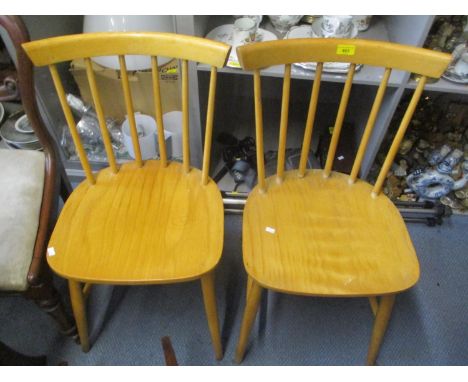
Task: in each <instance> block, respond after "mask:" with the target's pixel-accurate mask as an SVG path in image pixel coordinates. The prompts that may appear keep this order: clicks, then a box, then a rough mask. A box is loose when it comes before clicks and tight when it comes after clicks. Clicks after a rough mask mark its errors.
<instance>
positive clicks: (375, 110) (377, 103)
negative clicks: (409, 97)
mask: <svg viewBox="0 0 468 382" xmlns="http://www.w3.org/2000/svg"><path fill="white" fill-rule="evenodd" d="M391 72H392V69H391V68H386V69H385V72H384V75H383V78H382V81H381V82H380V85H379V88H378V90H377V94H376V96H375V99H374V103H373V104H372V109H371V111H370V114H369V119H368V120H367V124H366V127H365V129H364V134H363V136H362V138H361V143H360V145H359V149H358V152H357V154H356V159H354V164H353V168H352V170H351V174H350V178H349V183H350V184H351V183H354V182H355V181H356V178H357V176H358V172H359V170H360V169H361V164H362V160H363V158H364V154H365V152H366V149H367V145H368V143H369V139H370V136H371V134H372V130H373V129H374V125H375V121H376V119H377V115H378V114H379V110H380V107H381V105H382V101H383V98H384V95H385V90H386V89H387V84H388V79H389V78H390V74H391Z"/></svg>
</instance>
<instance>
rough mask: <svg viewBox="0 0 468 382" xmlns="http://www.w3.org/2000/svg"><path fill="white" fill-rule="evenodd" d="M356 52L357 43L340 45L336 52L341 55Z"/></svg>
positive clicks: (352, 54)
mask: <svg viewBox="0 0 468 382" xmlns="http://www.w3.org/2000/svg"><path fill="white" fill-rule="evenodd" d="M355 53H356V45H338V46H337V47H336V54H339V55H340V56H354V54H355Z"/></svg>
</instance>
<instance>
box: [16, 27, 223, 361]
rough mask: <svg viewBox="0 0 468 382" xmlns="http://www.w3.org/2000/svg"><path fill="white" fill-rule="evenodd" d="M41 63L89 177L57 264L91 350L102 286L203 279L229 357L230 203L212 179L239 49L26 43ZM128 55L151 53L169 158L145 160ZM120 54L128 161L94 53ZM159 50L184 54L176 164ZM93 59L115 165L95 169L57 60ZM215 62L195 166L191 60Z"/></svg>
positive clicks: (60, 242) (126, 40) (133, 36)
mask: <svg viewBox="0 0 468 382" xmlns="http://www.w3.org/2000/svg"><path fill="white" fill-rule="evenodd" d="M23 48H24V50H25V51H26V53H27V54H28V56H29V57H30V59H31V60H32V62H33V63H34V64H35V65H36V66H45V65H48V66H49V68H50V73H51V75H52V80H53V83H54V85H55V88H56V90H57V94H58V97H59V100H60V103H61V106H62V109H63V112H64V114H65V117H66V120H67V123H68V126H69V128H70V131H71V135H72V137H73V141H74V143H75V146H76V149H77V152H78V154H79V158H80V161H81V164H82V166H83V169H84V172H85V174H86V179H85V180H84V181H83V182H82V183H80V184H79V186H78V187H77V188H76V189H75V190H74V191H73V192H72V194H71V195H70V198H69V199H68V200H67V202H66V203H65V205H64V208H63V210H62V212H61V215H60V217H59V219H58V222H57V225H56V227H55V229H54V231H53V233H52V236H51V239H50V242H49V248H48V257H47V259H48V262H49V264H50V266H51V268H52V269H53V270H54V271H55V272H56V273H57V274H59V275H60V276H62V277H64V278H66V279H67V280H68V283H69V289H70V295H71V301H72V307H73V312H74V315H75V319H76V322H77V327H78V333H79V337H80V340H81V346H82V349H83V351H85V352H86V351H88V350H89V340H88V328H87V320H86V313H85V298H86V296H87V294H88V293H89V288H90V286H91V285H92V284H114V285H118V284H126V285H136V284H138V285H141V284H169V283H178V282H186V281H191V280H201V286H202V291H203V298H204V303H205V309H206V314H207V317H208V326H209V330H210V333H211V339H212V342H213V346H214V350H215V354H216V358H217V359H221V358H222V354H223V352H222V346H221V339H220V333H219V326H218V317H217V308H216V299H215V289H214V269H215V267H216V265H217V264H218V262H219V260H220V257H221V252H222V248H223V234H224V228H223V224H224V222H223V220H224V213H223V202H222V198H221V194H220V191H219V190H218V187H217V185H216V183H215V182H213V181H212V180H211V179H210V177H209V176H208V172H209V168H210V150H211V140H212V129H213V114H214V102H215V91H216V76H217V68H219V67H223V66H224V64H225V62H226V60H227V57H228V55H229V51H230V46H229V45H226V44H222V43H218V42H214V41H210V40H207V39H202V38H198V37H193V36H184V35H177V34H172V33H90V34H80V35H70V36H61V37H54V38H49V39H44V40H39V41H33V42H30V43H27V44H24V45H23ZM126 55H148V56H151V62H152V79H153V97H154V107H155V116H156V121H157V125H158V127H159V128H158V142H159V153H160V159H159V160H146V161H143V160H142V156H141V151H140V146H139V142H138V134H137V129H136V124H135V118H134V108H133V103H132V96H131V90H130V86H129V80H128V73H127V70H126V62H125V56H126ZM94 56H118V57H119V63H120V73H121V79H122V88H123V94H124V99H125V105H126V109H127V115H128V117H129V121H130V131H131V137H132V142H133V148H134V152H135V160H134V161H131V162H129V163H125V164H122V165H118V164H117V162H116V159H115V156H114V152H113V150H112V145H111V141H110V137H109V132H108V130H107V127H106V122H105V110H103V107H102V106H101V105H102V104H101V97H100V94H99V90H98V89H97V86H96V79H95V75H94V72H93V70H92V65H91V58H90V57H94ZM158 56H164V57H173V58H177V59H180V60H181V67H182V113H183V122H182V133H183V138H182V140H183V163H178V162H173V161H169V160H168V158H167V154H166V147H165V141H164V135H163V119H162V110H161V94H160V86H159V74H158ZM77 58H84V60H85V63H86V69H87V76H88V80H89V85H90V89H91V94H92V97H93V101H94V107H95V110H96V113H97V116H98V120H99V124H100V129H101V134H102V139H103V142H104V146H105V150H106V154H107V159H108V162H109V167H107V168H105V169H103V170H101V171H99V172H98V173H97V174H94V173H93V172H92V170H91V167H90V165H89V162H88V159H87V157H86V153H85V151H84V149H83V146H82V143H81V141H80V137H79V135H78V132H77V129H76V125H75V121H74V119H73V115H72V112H71V110H70V108H69V106H68V104H67V101H66V96H65V93H64V89H63V86H62V83H61V79H60V76H59V74H58V71H57V68H56V64H57V63H59V62H64V61H70V60H73V59H77ZM189 60H191V61H196V62H202V63H205V64H208V65H210V66H211V77H210V87H209V95H208V111H207V118H206V130H205V145H204V155H203V167H202V170H201V171H200V170H199V169H197V168H194V167H192V166H191V164H190V149H189V142H190V141H189V91H188V81H189V79H188V61H189Z"/></svg>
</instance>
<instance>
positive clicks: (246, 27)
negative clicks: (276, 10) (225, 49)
mask: <svg viewBox="0 0 468 382" xmlns="http://www.w3.org/2000/svg"><path fill="white" fill-rule="evenodd" d="M257 28H258V24H257V23H256V21H255V20H253V19H252V18H250V17H241V18H239V19H237V20H236V21H235V22H234V28H233V31H232V45H233V46H234V47H236V46H240V45H245V44H249V43H251V42H253V41H255V34H256V33H257Z"/></svg>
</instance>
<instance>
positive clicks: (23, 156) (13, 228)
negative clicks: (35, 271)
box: [0, 150, 45, 291]
mask: <svg viewBox="0 0 468 382" xmlns="http://www.w3.org/2000/svg"><path fill="white" fill-rule="evenodd" d="M44 169H45V157H44V153H43V152H39V151H31V150H0V204H1V208H0V290H7V291H24V290H26V289H27V288H28V282H27V276H28V271H29V267H30V265H31V260H32V256H33V251H34V245H35V243H36V235H37V229H38V227H39V214H40V210H41V204H42V192H43V189H44Z"/></svg>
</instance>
